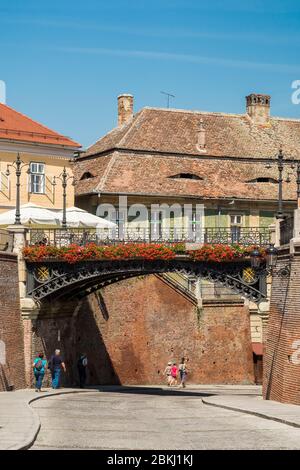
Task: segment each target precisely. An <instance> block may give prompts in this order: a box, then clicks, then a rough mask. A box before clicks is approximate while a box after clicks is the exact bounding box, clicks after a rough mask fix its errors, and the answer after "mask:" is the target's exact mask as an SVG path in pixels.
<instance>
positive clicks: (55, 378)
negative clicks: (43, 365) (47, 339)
mask: <svg viewBox="0 0 300 470" xmlns="http://www.w3.org/2000/svg"><path fill="white" fill-rule="evenodd" d="M48 367H49V369H50V371H51V376H52V388H54V389H56V388H59V384H60V375H61V370H62V369H63V371H64V372H66V366H65V363H64V362H63V360H62V358H61V355H60V349H56V350H55V354H54V355H53V356H52V357H51V359H50V361H49V365H48Z"/></svg>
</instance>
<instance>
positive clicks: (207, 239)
mask: <svg viewBox="0 0 300 470" xmlns="http://www.w3.org/2000/svg"><path fill="white" fill-rule="evenodd" d="M124 242H126V243H135V242H136V243H144V242H145V243H159V242H172V243H174V242H198V243H208V244H224V245H230V244H240V245H244V246H251V245H256V246H267V245H269V243H270V230H269V229H268V228H267V227H261V228H259V227H247V228H244V227H241V228H240V229H239V231H238V232H234V233H233V232H232V230H231V229H230V228H223V227H220V228H218V227H216V228H205V229H202V230H201V231H199V232H198V233H197V236H196V234H195V236H193V235H191V234H189V233H188V231H187V230H185V229H182V230H179V229H176V230H165V231H162V232H161V233H160V234H159V235H158V234H153V233H151V230H150V229H149V228H140V229H139V228H127V229H126V230H124V233H122V235H120V234H119V233H118V230H117V229H105V228H102V229H95V228H94V229H93V228H83V227H82V228H68V229H62V228H57V229H30V230H29V240H28V243H29V245H52V246H57V247H63V246H68V245H70V244H72V243H76V244H78V245H86V244H87V243H96V244H98V245H114V244H118V243H124Z"/></svg>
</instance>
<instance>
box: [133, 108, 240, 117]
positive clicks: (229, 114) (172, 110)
mask: <svg viewBox="0 0 300 470" xmlns="http://www.w3.org/2000/svg"><path fill="white" fill-rule="evenodd" d="M142 109H143V110H144V109H149V110H153V111H168V112H175V113H184V114H211V115H213V116H233V117H246V116H247V114H238V113H225V112H219V111H198V110H196V109H195V110H190V109H177V108H155V107H151V106H145V107H144V108H142Z"/></svg>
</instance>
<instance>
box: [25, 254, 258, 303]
mask: <svg viewBox="0 0 300 470" xmlns="http://www.w3.org/2000/svg"><path fill="white" fill-rule="evenodd" d="M170 272H179V273H181V274H184V275H192V276H196V277H201V278H203V279H207V280H209V281H212V282H216V283H218V284H219V285H221V286H223V287H227V288H230V289H232V290H233V291H234V292H235V293H237V294H239V295H241V296H243V297H245V298H247V299H250V300H252V301H253V302H255V303H260V302H261V301H264V300H266V273H265V271H264V270H260V271H254V270H253V269H252V268H251V266H250V261H248V260H241V261H238V260H237V261H234V262H220V263H212V262H199V261H193V260H191V258H189V257H188V256H185V255H177V256H176V258H175V259H172V260H151V261H150V260H149V261H148V260H145V259H131V260H130V259H124V260H101V261H84V262H78V263H75V264H69V263H67V262H55V261H47V262H27V295H28V296H29V297H32V298H33V299H34V300H35V301H37V302H44V301H51V300H53V299H62V298H64V299H68V298H74V297H77V298H82V297H84V296H86V295H88V294H90V293H92V292H94V291H96V290H99V289H101V288H102V287H105V286H107V285H109V284H113V283H115V282H119V281H121V280H123V279H128V278H131V277H137V276H143V275H147V274H160V273H170Z"/></svg>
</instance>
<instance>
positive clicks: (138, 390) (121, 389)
mask: <svg viewBox="0 0 300 470" xmlns="http://www.w3.org/2000/svg"><path fill="white" fill-rule="evenodd" d="M79 390H80V389H79ZM84 390H85V391H91V392H94V391H98V392H106V393H124V394H127V393H128V394H135V395H161V396H180V395H181V396H182V395H183V396H196V397H210V396H213V395H216V393H207V392H204V391H203V392H202V391H200V390H199V391H196V390H184V389H178V388H177V389H176V388H168V389H167V388H161V387H147V386H145V387H143V386H139V387H135V386H134V385H127V386H126V385H122V386H121V385H120V386H117V385H111V386H110V385H99V386H91V387H89V386H87V387H85V389H84Z"/></svg>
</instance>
